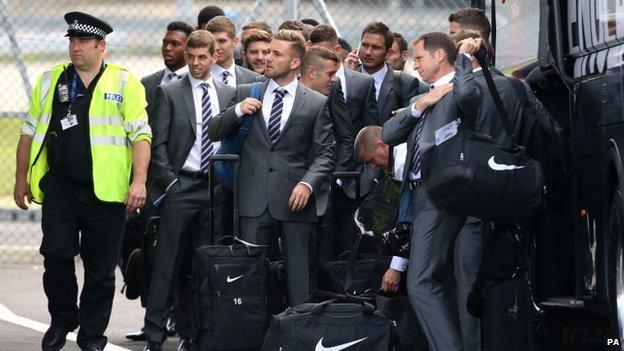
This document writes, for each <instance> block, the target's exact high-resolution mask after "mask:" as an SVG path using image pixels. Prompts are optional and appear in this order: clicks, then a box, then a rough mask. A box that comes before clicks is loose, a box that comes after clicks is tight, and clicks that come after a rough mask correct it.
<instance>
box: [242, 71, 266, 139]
mask: <svg viewBox="0 0 624 351" xmlns="http://www.w3.org/2000/svg"><path fill="white" fill-rule="evenodd" d="M261 87H262V82H253V83H251V89H250V91H249V97H250V98H254V99H256V100H260V88H261ZM255 116H256V115H255V114H253V115H245V116H243V122H242V123H241V125H240V129H239V133H241V134H243V135H245V136H246V135H248V134H249V131H250V130H251V127H252V125H253V121H254V117H255Z"/></svg>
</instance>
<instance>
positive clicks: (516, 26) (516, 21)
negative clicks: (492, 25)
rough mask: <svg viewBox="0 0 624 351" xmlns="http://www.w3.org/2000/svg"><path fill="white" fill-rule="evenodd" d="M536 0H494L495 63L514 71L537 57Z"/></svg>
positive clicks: (537, 22) (538, 4) (538, 8)
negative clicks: (502, 0) (501, 1)
mask: <svg viewBox="0 0 624 351" xmlns="http://www.w3.org/2000/svg"><path fill="white" fill-rule="evenodd" d="M539 13H540V2H539V0H506V1H505V3H504V4H501V3H500V1H498V0H496V66H497V67H499V68H500V69H502V70H505V71H510V72H511V71H514V70H516V69H519V68H522V67H524V66H526V65H527V64H529V63H532V62H534V61H536V60H537V52H538V45H539V17H540V16H539Z"/></svg>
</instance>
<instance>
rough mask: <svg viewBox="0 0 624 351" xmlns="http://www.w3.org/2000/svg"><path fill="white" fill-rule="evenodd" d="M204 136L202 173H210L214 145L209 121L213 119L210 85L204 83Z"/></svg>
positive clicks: (202, 138)
mask: <svg viewBox="0 0 624 351" xmlns="http://www.w3.org/2000/svg"><path fill="white" fill-rule="evenodd" d="M200 86H201V88H202V90H203V91H204V93H203V95H202V131H201V132H202V136H201V164H200V171H201V172H203V173H207V172H208V165H209V163H210V155H212V153H213V152H214V145H213V144H212V141H211V140H210V138H209V137H208V121H210V118H211V117H212V104H211V103H210V93H209V92H208V89H209V85H208V83H202V84H201V85H200Z"/></svg>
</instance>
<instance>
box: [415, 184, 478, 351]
mask: <svg viewBox="0 0 624 351" xmlns="http://www.w3.org/2000/svg"><path fill="white" fill-rule="evenodd" d="M412 204H413V210H414V217H413V218H414V224H413V226H412V241H411V252H410V263H409V269H408V270H407V293H408V296H409V298H410V301H411V303H412V307H413V308H414V311H415V312H416V316H417V317H418V319H419V321H420V323H421V325H422V327H423V331H424V332H425V335H426V337H427V340H428V342H429V347H430V348H431V349H432V350H437V351H452V350H463V347H462V339H461V335H460V329H459V320H458V312H457V301H456V298H455V296H454V295H455V294H454V293H455V290H454V289H455V287H454V284H455V282H454V277H453V266H452V265H451V260H452V251H451V250H452V249H453V243H454V241H455V238H456V237H457V234H458V233H459V231H460V230H461V229H462V227H463V226H464V223H465V222H466V216H464V215H459V214H456V213H452V212H449V211H446V210H438V209H437V208H436V207H435V206H434V205H433V204H432V203H431V201H430V200H429V196H428V195H427V192H426V191H425V189H424V188H422V187H421V188H417V189H415V190H413V191H412Z"/></svg>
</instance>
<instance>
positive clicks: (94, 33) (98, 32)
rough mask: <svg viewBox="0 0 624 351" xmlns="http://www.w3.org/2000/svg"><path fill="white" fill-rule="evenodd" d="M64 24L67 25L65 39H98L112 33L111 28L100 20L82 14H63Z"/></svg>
mask: <svg viewBox="0 0 624 351" xmlns="http://www.w3.org/2000/svg"><path fill="white" fill-rule="evenodd" d="M65 22H67V24H69V28H67V34H66V35H65V36H66V37H100V38H105V37H106V34H109V33H111V32H112V31H113V28H111V26H110V25H109V24H108V23H106V22H104V21H102V20H101V19H99V18H97V17H94V16H91V15H89V14H86V13H83V12H69V13H66V14H65Z"/></svg>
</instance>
